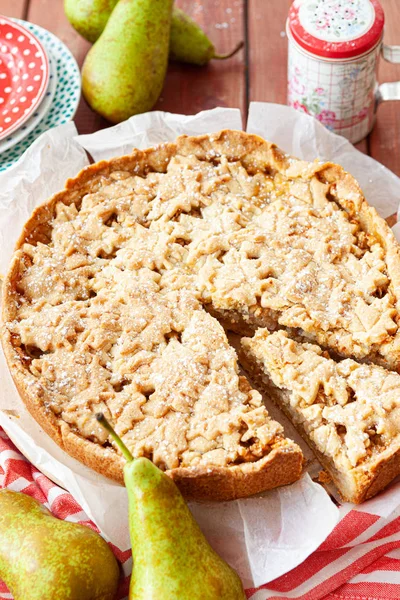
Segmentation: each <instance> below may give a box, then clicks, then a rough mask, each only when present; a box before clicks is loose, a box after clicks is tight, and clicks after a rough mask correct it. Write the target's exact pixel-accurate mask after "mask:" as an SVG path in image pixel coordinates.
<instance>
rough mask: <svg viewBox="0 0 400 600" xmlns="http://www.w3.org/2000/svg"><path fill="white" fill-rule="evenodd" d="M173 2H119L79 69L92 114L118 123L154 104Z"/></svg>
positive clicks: (161, 76) (162, 75)
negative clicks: (94, 113) (96, 113)
mask: <svg viewBox="0 0 400 600" xmlns="http://www.w3.org/2000/svg"><path fill="white" fill-rule="evenodd" d="M172 5H173V0H119V2H118V3H117V5H116V7H115V8H114V10H113V11H112V13H111V16H110V18H109V20H108V22H107V25H106V27H105V29H104V31H103V33H102V34H101V36H100V37H99V39H98V40H97V42H96V43H95V44H94V46H92V48H91V49H90V50H89V52H88V54H87V56H86V59H85V62H84V64H83V68H82V91H83V95H84V96H85V98H86V101H87V102H88V104H89V105H90V106H91V108H92V109H93V110H95V111H96V112H98V113H99V114H100V115H102V116H103V117H105V118H106V119H108V120H109V121H111V122H112V123H119V122H121V121H125V120H126V119H128V118H129V117H131V116H133V115H136V114H138V113H143V112H146V111H149V110H151V109H152V108H153V106H154V104H155V103H156V101H157V99H158V97H159V95H160V93H161V90H162V87H163V84H164V79H165V74H166V71H167V64H168V50H169V36H170V28H171V13H172Z"/></svg>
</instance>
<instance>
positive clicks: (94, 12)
mask: <svg viewBox="0 0 400 600" xmlns="http://www.w3.org/2000/svg"><path fill="white" fill-rule="evenodd" d="M117 2H118V0H64V10H65V14H66V15H67V19H68V21H69V22H70V23H71V25H72V27H74V29H76V31H77V32H78V33H80V35H81V36H82V37H84V38H85V39H86V40H87V41H88V42H92V44H93V43H94V42H95V41H96V40H97V39H98V38H99V37H100V35H101V32H102V31H103V29H104V27H105V26H106V24H107V21H108V19H109V16H110V15H111V13H112V11H113V9H114V7H115V5H116V4H117Z"/></svg>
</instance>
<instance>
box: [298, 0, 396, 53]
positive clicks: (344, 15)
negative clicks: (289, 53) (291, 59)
mask: <svg viewBox="0 0 400 600" xmlns="http://www.w3.org/2000/svg"><path fill="white" fill-rule="evenodd" d="M384 21H385V15H384V12H383V9H382V6H381V5H380V3H379V0H294V2H293V4H292V6H291V8H290V11H289V20H288V27H289V31H290V33H291V34H292V36H293V38H294V39H295V41H296V42H297V43H298V44H299V46H301V47H302V48H304V49H305V50H307V51H308V52H310V53H311V54H315V55H316V56H321V57H325V58H341V59H346V58H351V57H354V56H360V55H361V54H364V53H365V52H367V51H368V50H370V49H371V48H373V47H374V46H375V45H376V44H377V43H378V42H379V40H380V38H381V36H382V32H383V25H384Z"/></svg>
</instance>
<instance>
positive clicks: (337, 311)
mask: <svg viewBox="0 0 400 600" xmlns="http://www.w3.org/2000/svg"><path fill="white" fill-rule="evenodd" d="M399 285H400V260H399V248H398V246H397V243H396V242H395V240H394V237H393V235H392V233H391V231H390V229H389V228H388V226H387V225H386V223H385V222H384V221H383V220H382V219H380V218H379V217H378V215H377V213H376V211H375V210H374V209H373V208H371V207H369V206H368V205H367V203H366V201H365V200H364V198H363V195H362V193H361V191H360V188H359V186H358V184H357V183H356V181H355V180H354V179H353V178H352V177H351V176H350V175H349V174H348V173H346V172H345V171H343V169H342V168H341V167H339V166H338V165H334V164H331V163H322V162H318V161H316V162H313V163H308V162H303V161H299V160H296V159H294V158H291V157H290V156H287V155H285V154H284V153H283V152H282V151H280V150H279V149H278V148H277V147H276V146H274V145H273V144H270V143H267V142H265V141H264V140H262V139H261V138H259V137H257V136H254V135H249V134H246V133H243V132H238V131H222V132H220V133H218V134H213V135H203V136H200V137H186V136H182V137H180V138H178V139H177V140H176V142H175V143H170V144H163V145H160V146H157V147H155V148H150V149H148V150H145V151H139V150H134V151H133V152H132V154H131V155H129V156H124V157H122V158H115V159H112V160H110V161H103V162H100V163H97V164H94V165H91V166H90V167H87V168H86V169H84V170H83V171H82V172H81V173H80V174H79V175H78V176H77V177H76V178H75V179H72V180H69V181H68V182H67V184H66V188H65V190H64V191H62V192H60V193H59V194H56V195H55V196H54V197H53V198H52V199H50V200H49V201H48V202H46V203H45V204H43V205H42V206H40V207H38V208H37V209H36V210H35V211H34V213H33V215H32V217H31V218H30V220H29V221H28V222H27V224H26V226H25V228H24V230H23V232H22V235H21V237H20V239H19V241H18V244H17V248H16V251H15V254H14V258H13V261H12V264H11V267H10V271H9V273H8V276H7V279H6V284H5V286H4V296H3V300H4V302H3V334H2V340H3V347H4V350H5V354H6V357H7V360H8V364H9V367H10V370H11V373H12V375H13V377H14V380H15V382H16V384H17V387H18V389H19V391H20V393H21V395H22V397H23V400H24V402H25V403H26V405H27V407H28V409H29V410H30V412H31V413H32V414H33V416H34V417H35V418H36V419H37V421H38V422H39V423H40V424H41V425H42V426H43V428H44V429H45V430H46V431H47V432H48V433H49V434H50V435H51V436H52V437H53V438H54V439H55V440H56V441H57V442H58V443H59V444H60V445H61V446H62V447H63V448H64V449H65V450H66V451H67V452H69V453H70V454H71V455H72V456H74V457H76V458H78V459H80V460H81V461H83V462H85V463H86V464H88V465H90V466H92V467H93V468H95V469H97V470H98V471H100V472H101V473H104V474H105V475H108V476H110V477H114V478H115V479H117V480H122V464H123V461H122V458H121V456H120V454H119V452H118V451H117V449H116V448H115V447H114V446H113V445H112V444H111V443H110V442H109V441H108V440H107V436H106V435H105V434H104V432H103V431H102V430H101V429H100V428H99V426H98V425H97V423H96V422H95V420H94V419H93V413H94V412H96V411H99V410H101V411H103V412H104V413H105V415H106V416H108V418H109V419H110V420H111V421H112V423H113V424H114V426H115V427H116V429H117V432H118V433H119V434H120V435H121V436H122V438H123V440H124V442H125V443H126V445H127V446H128V447H129V449H130V450H131V451H132V453H133V454H134V456H148V457H149V458H151V459H152V460H153V461H154V462H155V464H157V465H158V466H159V467H160V468H162V469H164V470H165V471H167V472H168V473H169V474H170V475H171V476H172V477H173V478H175V479H176V481H177V482H178V483H179V485H180V486H181V488H182V490H183V491H184V492H185V493H186V494H187V495H188V496H190V495H191V496H195V497H206V498H220V499H227V498H235V497H240V496H247V495H250V494H253V493H257V492H260V491H261V490H264V489H267V488H270V487H274V486H276V485H281V484H285V483H290V482H292V481H294V480H295V479H296V478H298V477H299V476H300V472H301V468H302V454H301V451H300V449H299V448H298V446H297V445H296V444H294V443H293V442H292V441H290V440H288V439H286V438H285V437H284V435H283V432H282V427H281V426H280V425H279V424H278V423H276V422H275V421H273V420H272V419H271V418H270V417H269V415H268V413H267V411H266V409H265V407H264V406H263V403H262V401H261V397H260V395H259V393H258V392H257V391H256V390H253V389H252V388H251V386H250V385H249V383H248V381H247V380H246V379H245V378H244V377H242V376H240V375H239V374H238V364H237V359H236V355H235V352H234V350H233V349H232V348H231V347H230V345H229V343H228V341H227V338H226V334H225V331H224V329H223V327H224V328H225V329H232V330H236V331H238V332H240V333H247V332H252V331H254V330H255V329H256V328H257V327H259V326H262V327H268V328H269V329H270V330H271V331H274V330H278V329H282V330H285V331H286V332H287V334H288V335H289V336H290V337H291V338H293V339H296V340H298V341H299V342H305V341H306V342H312V343H314V344H318V345H319V346H321V347H323V348H324V349H329V350H330V351H332V353H333V355H334V356H336V357H338V358H339V357H341V358H353V359H356V360H362V361H365V362H369V363H376V364H378V365H382V366H383V367H386V368H388V369H392V370H397V369H398V368H399V366H400V362H399V357H400V337H399V334H398V314H399V312H398V311H399V300H398V298H399V296H400V294H399V293H398V289H399ZM218 321H219V322H218ZM222 326H223V327H222ZM344 443H345V442H344Z"/></svg>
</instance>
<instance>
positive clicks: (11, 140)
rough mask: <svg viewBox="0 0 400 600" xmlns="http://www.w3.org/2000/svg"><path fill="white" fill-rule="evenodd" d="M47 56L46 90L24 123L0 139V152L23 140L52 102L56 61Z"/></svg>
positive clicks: (55, 86)
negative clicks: (47, 75) (47, 78)
mask: <svg viewBox="0 0 400 600" xmlns="http://www.w3.org/2000/svg"><path fill="white" fill-rule="evenodd" d="M47 56H48V59H49V85H48V87H47V92H46V94H45V96H44V98H43V100H42V102H41V103H40V106H39V107H38V109H37V110H36V111H35V112H34V113H33V115H32V116H31V117H30V118H29V119H28V120H27V121H26V123H24V124H23V125H21V127H19V129H17V130H16V131H14V133H10V135H9V136H7V137H6V138H4V140H1V141H0V154H1V153H2V152H5V151H6V150H8V149H9V148H12V147H13V146H15V144H17V143H18V142H20V141H21V140H23V139H24V137H26V136H27V135H28V134H29V133H30V132H31V131H32V130H33V129H35V127H36V126H37V125H39V123H40V121H41V120H42V119H44V117H45V116H46V114H47V112H48V110H49V108H50V106H51V104H52V102H53V98H54V95H55V93H56V89H57V68H56V61H55V59H54V58H53V56H52V54H51V52H48V53H47Z"/></svg>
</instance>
